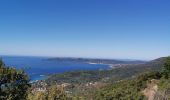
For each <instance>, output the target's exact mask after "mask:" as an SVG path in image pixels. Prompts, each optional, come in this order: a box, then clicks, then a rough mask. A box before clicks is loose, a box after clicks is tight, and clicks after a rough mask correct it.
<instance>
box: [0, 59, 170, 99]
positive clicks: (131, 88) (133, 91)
mask: <svg viewBox="0 0 170 100" xmlns="http://www.w3.org/2000/svg"><path fill="white" fill-rule="evenodd" d="M163 62H164V63H163ZM161 64H162V65H161ZM154 65H156V66H155V67H154ZM158 65H160V67H158ZM158 69H159V70H158ZM161 69H162V70H161ZM0 86H1V88H0V100H147V99H148V98H149V95H146V94H147V92H146V91H145V90H146V89H148V91H152V88H153V89H155V91H154V93H153V98H154V100H169V99H170V57H167V58H166V59H165V58H163V59H157V60H156V61H152V62H149V63H147V64H142V65H132V66H124V67H120V68H115V69H112V70H101V71H75V72H67V73H63V74H56V75H52V76H51V77H49V79H47V80H45V81H38V82H36V83H33V84H31V85H30V84H29V79H28V76H27V75H26V74H25V73H24V72H23V71H21V70H18V71H17V70H16V69H14V68H10V67H6V66H5V64H4V63H3V62H2V61H1V60H0ZM157 87H158V89H157ZM150 88H151V90H149V89H150Z"/></svg>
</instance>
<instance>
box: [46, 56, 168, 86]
mask: <svg viewBox="0 0 170 100" xmlns="http://www.w3.org/2000/svg"><path fill="white" fill-rule="evenodd" d="M165 59H166V57H163V58H158V59H155V60H152V61H150V62H146V63H144V64H130V65H124V66H122V67H117V68H114V69H111V70H100V71H73V72H66V73H63V74H54V75H51V76H50V77H49V78H48V79H47V80H46V81H47V82H48V83H50V82H57V83H63V82H69V83H70V82H71V83H82V82H83V83H85V82H91V81H93V82H95V81H110V80H112V81H117V80H121V79H126V78H131V77H133V76H135V75H137V74H140V73H143V72H146V71H151V70H159V69H160V68H161V67H162V66H163V64H164V62H165Z"/></svg>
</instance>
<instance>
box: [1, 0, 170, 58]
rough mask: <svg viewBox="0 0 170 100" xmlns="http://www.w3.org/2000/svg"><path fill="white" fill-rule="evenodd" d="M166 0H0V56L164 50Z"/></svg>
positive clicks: (169, 19)
mask: <svg viewBox="0 0 170 100" xmlns="http://www.w3.org/2000/svg"><path fill="white" fill-rule="evenodd" d="M169 5H170V0H0V55H20V56H21V55H24V56H49V57H86V58H87V57H88V58H117V59H118V58H119V59H155V58H158V57H163V56H169V55H170V6H169Z"/></svg>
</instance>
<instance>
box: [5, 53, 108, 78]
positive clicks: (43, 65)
mask: <svg viewBox="0 0 170 100" xmlns="http://www.w3.org/2000/svg"><path fill="white" fill-rule="evenodd" d="M2 59H3V61H4V62H5V64H6V65H7V66H13V67H15V68H17V69H24V70H25V71H26V73H27V74H28V75H29V76H30V79H31V81H35V80H43V79H45V78H46V77H47V75H49V74H54V73H63V72H67V71H75V70H102V69H109V66H108V65H99V64H87V63H78V62H71V61H62V62H61V61H48V60H46V59H48V58H43V57H9V56H3V57H2Z"/></svg>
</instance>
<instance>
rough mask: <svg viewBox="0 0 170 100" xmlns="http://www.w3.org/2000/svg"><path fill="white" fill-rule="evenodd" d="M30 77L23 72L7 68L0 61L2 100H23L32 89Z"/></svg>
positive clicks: (0, 91) (0, 92) (0, 94)
mask: <svg viewBox="0 0 170 100" xmlns="http://www.w3.org/2000/svg"><path fill="white" fill-rule="evenodd" d="M28 82H29V80H28V76H27V75H26V74H25V73H24V72H23V71H21V70H19V71H17V70H15V69H14V68H9V67H6V66H5V64H4V63H3V61H2V60H0V100H23V99H26V97H27V90H28V88H29V87H30V85H29V83H28Z"/></svg>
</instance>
